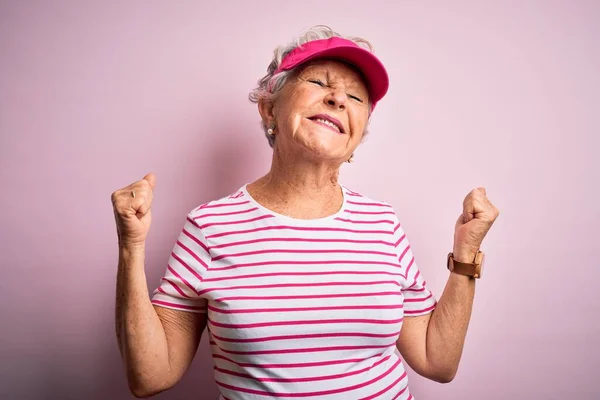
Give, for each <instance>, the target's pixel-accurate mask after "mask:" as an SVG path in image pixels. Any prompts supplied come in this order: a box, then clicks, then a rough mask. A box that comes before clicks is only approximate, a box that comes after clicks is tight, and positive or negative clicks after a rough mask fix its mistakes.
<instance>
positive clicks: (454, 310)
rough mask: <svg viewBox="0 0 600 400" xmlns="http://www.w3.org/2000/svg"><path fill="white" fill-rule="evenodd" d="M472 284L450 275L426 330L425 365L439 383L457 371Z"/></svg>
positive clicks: (460, 277)
mask: <svg viewBox="0 0 600 400" xmlns="http://www.w3.org/2000/svg"><path fill="white" fill-rule="evenodd" d="M458 257H460V256H458ZM458 257H457V259H458ZM470 257H471V256H470V255H467V256H464V257H463V258H464V259H465V260H467V259H469V258H470ZM475 281H476V280H475V279H473V278H469V277H467V276H464V275H459V274H455V273H450V277H449V278H448V282H447V283H446V287H445V288H444V291H443V293H442V296H441V297H440V298H439V301H438V303H437V305H436V308H435V310H434V311H433V313H432V315H431V319H430V322H429V324H428V327H427V339H426V340H427V344H426V353H427V356H426V358H427V364H428V367H429V370H431V371H434V374H435V375H436V376H438V377H441V380H443V381H450V380H452V379H453V378H454V376H455V375H456V372H457V370H458V365H459V362H460V358H461V355H462V351H463V347H464V343H465V337H466V334H467V328H468V326H469V320H470V319H471V311H472V309H473V299H474V297H475Z"/></svg>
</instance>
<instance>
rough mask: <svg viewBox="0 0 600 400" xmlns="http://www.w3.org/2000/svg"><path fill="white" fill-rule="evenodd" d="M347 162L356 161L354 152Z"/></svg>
mask: <svg viewBox="0 0 600 400" xmlns="http://www.w3.org/2000/svg"><path fill="white" fill-rule="evenodd" d="M346 162H349V163H351V162H354V154H352V155H351V156H350V158H349V159H348V161H346Z"/></svg>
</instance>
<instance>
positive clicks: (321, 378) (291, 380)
mask: <svg viewBox="0 0 600 400" xmlns="http://www.w3.org/2000/svg"><path fill="white" fill-rule="evenodd" d="M389 358H390V356H387V357H384V358H382V359H381V360H379V361H377V362H376V363H374V364H373V365H371V366H369V367H366V368H363V369H359V370H356V371H351V372H346V373H343V374H335V375H323V376H311V377H306V378H289V379H288V378H259V377H254V376H252V375H249V374H241V373H239V372H235V371H230V370H228V369H223V368H219V367H215V370H217V371H219V372H222V373H224V374H227V375H233V376H239V377H241V378H247V379H252V380H255V381H258V382H286V383H294V382H295V383H299V382H315V381H325V380H331V379H339V378H345V377H348V376H353V375H358V374H361V373H363V372H367V371H370V370H371V369H373V368H375V367H377V366H379V365H380V364H383V363H384V362H386V361H387V360H389Z"/></svg>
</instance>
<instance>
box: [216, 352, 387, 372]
mask: <svg viewBox="0 0 600 400" xmlns="http://www.w3.org/2000/svg"><path fill="white" fill-rule="evenodd" d="M382 354H383V353H379V354H375V355H373V356H371V357H366V358H350V359H345V360H331V361H317V362H308V363H292V364H251V363H240V362H237V361H234V360H232V359H230V358H228V357H225V356H224V355H221V354H214V353H213V358H217V359H221V360H224V361H227V362H230V363H232V364H235V365H237V366H240V367H252V368H263V369H269V368H310V367H324V366H328V365H339V364H354V363H360V362H364V361H366V360H369V359H371V358H378V357H380V356H381V355H382Z"/></svg>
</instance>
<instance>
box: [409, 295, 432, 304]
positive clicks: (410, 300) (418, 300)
mask: <svg viewBox="0 0 600 400" xmlns="http://www.w3.org/2000/svg"><path fill="white" fill-rule="evenodd" d="M432 297H433V294H432V293H430V294H429V296H427V297H419V298H414V299H407V298H405V299H404V302H405V303H419V302H421V301H425V300H429V299H430V298H432Z"/></svg>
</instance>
